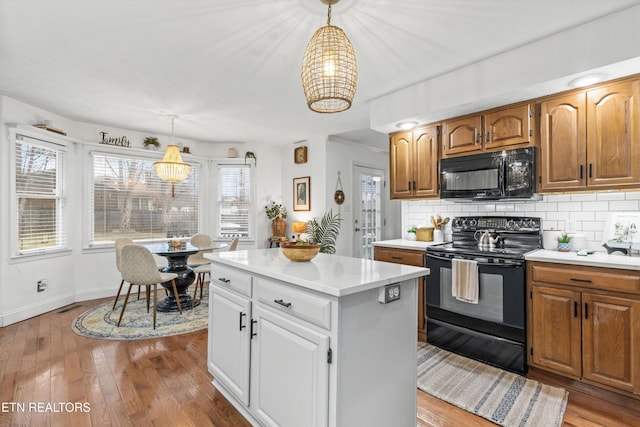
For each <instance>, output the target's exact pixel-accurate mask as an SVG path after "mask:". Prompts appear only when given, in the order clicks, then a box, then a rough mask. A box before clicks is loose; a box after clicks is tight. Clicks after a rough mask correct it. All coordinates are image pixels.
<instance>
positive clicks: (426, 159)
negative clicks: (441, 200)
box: [389, 125, 439, 199]
mask: <svg viewBox="0 0 640 427" xmlns="http://www.w3.org/2000/svg"><path fill="white" fill-rule="evenodd" d="M438 138H439V136H438V126H436V125H431V126H420V127H418V128H415V129H413V130H412V131H405V132H398V133H395V134H392V135H391V138H390V147H389V162H390V171H391V198H392V199H409V198H417V197H421V198H427V197H436V196H437V195H438Z"/></svg>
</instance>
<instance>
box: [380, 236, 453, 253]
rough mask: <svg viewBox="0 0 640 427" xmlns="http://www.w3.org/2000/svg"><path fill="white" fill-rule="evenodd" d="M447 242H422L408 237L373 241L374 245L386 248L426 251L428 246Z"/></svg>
mask: <svg viewBox="0 0 640 427" xmlns="http://www.w3.org/2000/svg"><path fill="white" fill-rule="evenodd" d="M443 243H446V242H420V241H418V240H406V239H394V240H380V241H378V242H373V246H384V247H385V248H396V249H413V250H421V251H424V250H426V249H427V246H433V245H441V244H443Z"/></svg>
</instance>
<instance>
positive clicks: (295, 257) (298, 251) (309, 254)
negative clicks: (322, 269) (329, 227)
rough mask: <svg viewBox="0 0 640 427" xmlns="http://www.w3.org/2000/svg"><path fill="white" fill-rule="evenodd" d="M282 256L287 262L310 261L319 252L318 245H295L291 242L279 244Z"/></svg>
mask: <svg viewBox="0 0 640 427" xmlns="http://www.w3.org/2000/svg"><path fill="white" fill-rule="evenodd" d="M280 249H281V250H282V254H283V255H284V256H286V257H287V258H288V259H289V260H291V261H295V262H304V261H311V260H312V259H313V258H315V256H316V255H318V252H319V251H320V245H319V244H313V243H311V244H308V245H296V244H295V243H293V242H286V243H285V242H283V243H281V244H280Z"/></svg>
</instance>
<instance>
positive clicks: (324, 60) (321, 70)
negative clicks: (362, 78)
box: [302, 0, 358, 113]
mask: <svg viewBox="0 0 640 427" xmlns="http://www.w3.org/2000/svg"><path fill="white" fill-rule="evenodd" d="M320 1H321V2H322V3H324V4H326V5H328V6H329V10H328V13H327V25H325V26H324V27H321V28H319V29H318V30H317V31H316V32H315V33H314V35H313V36H312V37H311V40H310V41H309V43H308V44H307V48H306V50H305V52H304V58H303V60H302V87H303V88H304V95H305V97H306V98H307V105H308V106H309V108H310V109H311V110H313V111H315V112H318V113H338V112H340V111H345V110H347V109H349V107H351V103H352V102H353V96H354V95H355V93H356V82H357V79H358V70H357V68H356V55H355V53H354V51H353V46H352V45H351V41H350V40H349V38H348V37H347V35H346V34H345V32H344V31H343V30H342V29H341V28H339V27H336V26H335V25H331V5H332V4H336V3H338V1H339V0H320Z"/></svg>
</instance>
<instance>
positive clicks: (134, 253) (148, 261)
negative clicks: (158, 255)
mask: <svg viewBox="0 0 640 427" xmlns="http://www.w3.org/2000/svg"><path fill="white" fill-rule="evenodd" d="M120 261H121V263H120V268H121V272H122V278H123V280H125V281H126V282H128V283H129V290H128V291H127V296H126V297H125V298H124V305H123V306H122V311H121V312H120V318H119V319H118V326H120V322H122V316H123V314H124V310H125V308H126V307H127V302H128V301H129V295H130V294H131V288H132V287H133V286H138V289H139V288H140V287H142V286H144V287H145V288H146V295H147V313H148V312H149V300H150V294H151V287H152V286H153V329H155V328H156V312H157V306H158V284H159V283H164V282H169V281H171V285H172V286H173V294H174V295H175V297H176V302H177V304H178V311H180V314H182V305H181V304H180V297H179V295H178V290H177V289H176V281H175V279H176V277H178V275H177V274H175V273H162V272H160V271H158V267H157V265H156V262H155V260H154V259H153V254H152V253H151V252H150V251H149V249H147V248H145V247H144V246H140V245H126V246H124V247H123V248H122V257H121V259H120Z"/></svg>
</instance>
